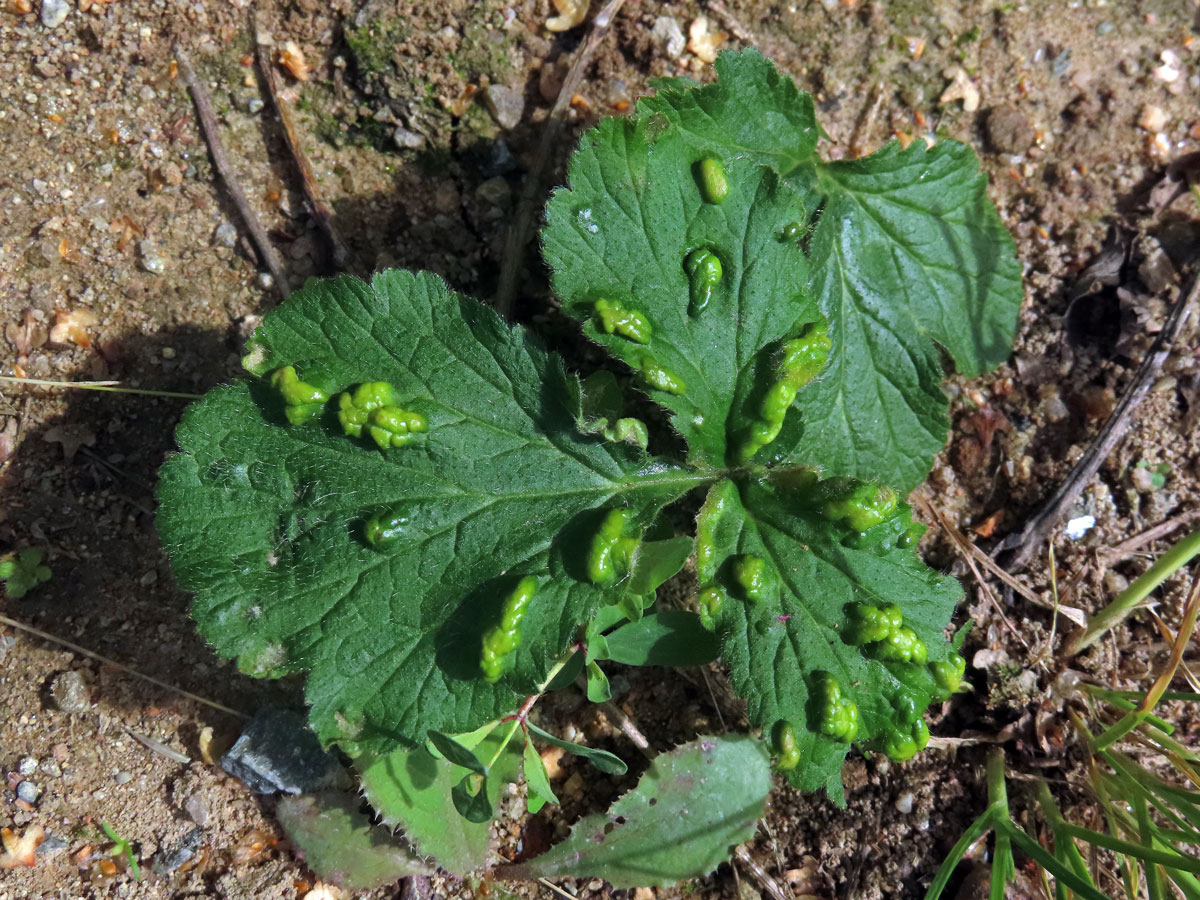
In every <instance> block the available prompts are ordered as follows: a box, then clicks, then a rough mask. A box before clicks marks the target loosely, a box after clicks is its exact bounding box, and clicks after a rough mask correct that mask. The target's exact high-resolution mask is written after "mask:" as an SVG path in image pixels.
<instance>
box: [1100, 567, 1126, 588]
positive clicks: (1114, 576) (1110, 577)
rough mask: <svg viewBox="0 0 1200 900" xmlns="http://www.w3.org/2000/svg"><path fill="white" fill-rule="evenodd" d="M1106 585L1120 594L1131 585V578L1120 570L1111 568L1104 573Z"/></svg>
mask: <svg viewBox="0 0 1200 900" xmlns="http://www.w3.org/2000/svg"><path fill="white" fill-rule="evenodd" d="M1104 586H1105V587H1106V588H1107V589H1108V590H1109V591H1110V592H1111V593H1113V594H1119V593H1121V591H1123V590H1125V588H1127V587H1129V579H1128V578H1126V577H1125V576H1124V575H1122V574H1121V573H1120V572H1117V571H1114V570H1113V569H1109V570H1108V571H1107V572H1105V573H1104Z"/></svg>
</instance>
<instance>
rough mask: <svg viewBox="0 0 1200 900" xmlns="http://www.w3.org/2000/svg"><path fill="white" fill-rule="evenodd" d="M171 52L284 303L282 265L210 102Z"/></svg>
mask: <svg viewBox="0 0 1200 900" xmlns="http://www.w3.org/2000/svg"><path fill="white" fill-rule="evenodd" d="M173 52H174V54H175V61H176V62H178V63H179V71H180V72H181V73H182V74H183V80H184V83H185V84H187V89H188V93H190V94H191V95H192V102H193V103H194V104H195V105H196V118H197V120H198V121H199V123H200V133H201V135H203V137H204V143H205V144H207V145H208V153H209V156H211V157H212V162H213V168H215V169H216V170H217V174H218V175H220V176H221V180H222V181H224V182H225V188H226V190H228V191H229V197H230V199H231V200H232V201H233V205H234V206H235V207H237V211H238V215H240V216H241V217H242V222H243V224H245V226H246V230H247V231H248V232H250V239H251V240H252V241H253V242H254V249H255V250H257V251H258V255H259V257H261V259H262V261H263V263H264V265H266V267H267V270H268V271H269V272H270V273H271V277H272V278H274V279H275V285H276V287H278V288H279V292H280V293H281V294H282V295H283V297H284V299H287V296H288V294H290V293H291V288H290V287H289V285H288V280H287V274H286V273H285V272H284V268H283V262H282V261H281V260H280V258H279V254H278V253H277V252H276V251H275V246H274V245H273V244H272V243H271V241H270V239H269V238H268V237H267V232H266V230H265V229H264V228H263V227H262V224H261V223H260V222H259V221H258V217H257V216H256V215H255V214H254V210H253V209H251V208H250V203H249V202H248V201H247V200H246V192H245V191H243V190H242V185H241V182H239V181H238V180H237V176H236V175H234V174H233V167H232V166H230V165H229V158H228V157H227V156H226V155H225V147H224V145H223V144H222V143H221V136H220V134H219V133H218V131H217V117H216V115H215V114H214V113H213V108H212V101H210V100H209V99H208V91H206V90H205V89H204V85H203V84H201V82H200V79H198V78H197V77H196V70H195V69H193V68H192V62H191V60H190V59H189V58H188V55H187V53H186V52H184V49H183V47H182V46H181V45H180V44H176V45H175V47H174V49H173Z"/></svg>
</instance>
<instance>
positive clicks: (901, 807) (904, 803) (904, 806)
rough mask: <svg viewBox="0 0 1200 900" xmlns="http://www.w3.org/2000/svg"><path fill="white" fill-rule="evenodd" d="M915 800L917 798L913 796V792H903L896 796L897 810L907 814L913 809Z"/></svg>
mask: <svg viewBox="0 0 1200 900" xmlns="http://www.w3.org/2000/svg"><path fill="white" fill-rule="evenodd" d="M914 801H915V798H914V797H913V795H912V793H911V792H910V793H905V794H901V795H900V796H899V797H897V798H896V810H897V811H898V812H901V813H903V814H904V815H906V816H907V815H908V814H909V813H910V812H912V811H913V803H914Z"/></svg>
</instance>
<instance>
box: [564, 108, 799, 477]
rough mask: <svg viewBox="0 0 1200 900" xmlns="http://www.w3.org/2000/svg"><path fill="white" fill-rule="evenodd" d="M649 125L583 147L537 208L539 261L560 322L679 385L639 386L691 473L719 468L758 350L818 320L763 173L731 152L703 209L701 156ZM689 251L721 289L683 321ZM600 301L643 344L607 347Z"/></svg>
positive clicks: (784, 205) (787, 191) (594, 136)
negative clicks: (640, 320) (624, 311)
mask: <svg viewBox="0 0 1200 900" xmlns="http://www.w3.org/2000/svg"><path fill="white" fill-rule="evenodd" d="M793 91H794V88H793ZM651 119H652V117H651V116H648V115H639V116H638V117H636V118H634V119H607V120H605V121H603V122H601V123H600V125H599V126H598V127H597V128H596V129H594V130H593V131H591V132H589V133H588V134H587V135H585V136H584V138H583V140H582V141H581V142H580V145H579V149H578V151H577V152H576V153H575V155H574V157H573V158H572V161H571V165H570V169H569V187H567V188H563V189H560V190H558V191H556V192H555V194H554V196H553V197H552V198H551V200H550V203H549V206H548V207H547V210H546V221H547V225H546V228H545V229H544V230H543V232H542V240H543V246H544V253H545V257H546V261H547V262H548V263H549V264H550V267H551V269H552V270H553V283H554V288H555V290H556V292H557V293H558V295H559V296H560V297H561V298H562V299H563V305H564V308H565V309H566V310H567V312H569V313H570V314H571V315H573V316H576V317H577V318H579V319H581V320H583V322H584V332H585V333H586V334H587V335H588V336H589V337H592V338H593V339H594V340H596V341H597V342H599V343H600V344H602V345H604V347H605V348H606V349H607V350H608V351H609V352H610V353H612V354H613V355H614V356H616V357H618V358H619V359H621V360H624V361H625V362H626V363H628V364H629V365H630V367H631V368H633V369H634V370H635V372H636V371H638V370H639V369H640V367H641V366H642V365H643V362H644V360H646V359H647V358H651V359H653V360H654V361H655V362H656V363H657V364H659V365H661V366H663V367H664V368H665V369H667V370H669V371H670V372H671V373H672V374H673V375H674V376H675V377H676V378H677V379H678V380H679V381H680V382H682V384H683V389H682V391H680V392H678V393H671V392H669V391H666V390H660V389H657V388H655V387H653V386H652V385H650V384H649V383H647V382H646V380H645V379H642V380H641V381H640V386H641V387H642V389H643V390H646V391H647V392H648V393H649V394H650V395H651V396H652V397H653V398H654V399H655V400H656V401H657V402H658V403H660V404H661V405H663V406H664V407H666V408H667V409H668V410H670V411H671V413H672V417H671V423H672V425H674V427H675V429H676V430H677V431H678V432H679V433H680V434H681V435H683V437H684V438H685V439H686V440H687V442H688V448H689V460H690V461H692V462H694V463H696V464H697V465H701V466H708V467H723V466H724V465H725V462H726V456H727V449H728V447H727V445H728V443H729V440H728V436H727V431H728V430H729V429H731V428H732V429H740V428H741V426H742V424H743V421H742V418H739V416H740V415H741V413H740V411H741V410H742V409H743V408H744V407H746V406H747V405H748V404H749V405H752V401H753V398H754V396H755V392H756V390H760V389H761V384H760V382H761V380H762V378H763V377H764V375H765V373H766V370H767V369H768V368H769V365H768V363H769V360H770V356H771V354H770V351H769V350H766V349H765V348H768V346H769V345H772V344H774V343H776V342H778V341H780V340H781V339H783V338H784V337H787V336H789V335H791V334H792V333H794V332H796V331H798V329H799V328H801V327H802V326H803V325H804V324H806V323H808V322H812V321H814V320H815V318H816V306H815V303H814V302H813V299H812V296H811V294H810V292H809V290H808V283H809V280H810V277H809V273H808V263H807V260H806V259H805V258H804V254H803V253H802V252H801V251H800V249H799V248H798V247H797V246H796V245H795V244H794V243H788V242H786V241H783V240H781V238H780V230H781V228H782V227H783V226H784V225H785V224H786V223H788V222H790V221H792V220H794V219H803V218H804V204H803V202H802V199H801V197H800V195H799V194H798V193H797V192H796V191H794V190H793V189H791V188H788V187H787V186H786V185H784V184H783V183H782V182H781V180H780V178H779V177H778V176H777V175H776V174H775V173H774V172H772V171H771V170H770V169H768V168H764V167H762V166H760V165H755V164H754V162H753V161H752V160H750V159H747V158H744V157H738V156H735V155H734V151H733V150H732V149H731V150H730V151H729V157H728V159H726V161H725V167H726V169H727V174H728V182H729V186H730V188H729V193H728V195H727V196H726V197H725V199H724V200H723V201H722V202H721V203H720V204H714V203H708V202H705V200H704V199H703V197H702V194H701V190H700V187H699V186H698V184H697V181H696V177H695V175H694V174H693V169H694V167H695V166H696V164H697V163H698V162H699V161H700V160H701V159H702V158H703V156H704V153H703V151H702V150H701V149H700V148H699V147H698V146H696V145H695V144H694V143H691V142H689V140H688V139H687V136H686V135H685V134H684V133H683V132H682V131H681V130H680V129H678V128H667V129H666V130H659V129H657V128H656V125H655V123H654V122H652V121H651ZM697 248H708V249H709V250H710V251H711V252H713V253H715V254H716V255H717V257H719V259H720V261H721V264H722V270H723V275H722V279H721V282H720V284H719V285H717V287H716V288H715V289H714V292H713V296H712V299H711V301H710V302H709V303H708V305H707V307H706V308H705V309H704V311H703V312H701V313H699V314H698V315H692V314H690V313H689V296H690V280H689V274H688V271H687V269H686V267H685V266H686V259H687V257H688V255H689V254H690V253H691V252H692V251H693V250H695V249H697ZM599 300H605V301H608V302H609V303H619V304H621V305H622V306H623V307H625V308H628V309H632V310H637V311H639V312H640V313H642V314H643V315H644V316H645V318H646V319H647V320H648V322H649V325H650V336H649V339H648V340H647V341H646V342H645V343H639V342H637V341H633V340H630V339H629V338H627V337H625V336H622V335H621V334H619V333H614V334H607V333H606V332H605V331H604V329H603V328H602V327H600V324H599V323H598V322H597V320H596V316H595V315H594V309H595V305H596V303H597V301H599ZM735 412H737V413H738V414H737V415H734V413H735ZM731 416H732V418H731Z"/></svg>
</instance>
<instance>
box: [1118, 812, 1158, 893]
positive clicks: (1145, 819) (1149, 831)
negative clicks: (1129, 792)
mask: <svg viewBox="0 0 1200 900" xmlns="http://www.w3.org/2000/svg"><path fill="white" fill-rule="evenodd" d="M1133 808H1134V812H1136V813H1137V820H1138V836H1139V837H1140V838H1141V841H1142V843H1143V844H1152V843H1154V826H1153V825H1152V824H1151V822H1150V810H1149V808H1148V807H1147V806H1146V803H1145V801H1144V800H1141V799H1138V800H1135V801H1134V804H1133ZM1136 887H1137V881H1136V880H1134V879H1127V881H1126V884H1125V890H1126V892H1128V893H1129V896H1131V897H1136V896H1137V891H1136ZM1146 896H1147V898H1148V900H1163V889H1162V879H1161V873H1160V872H1159V871H1158V866H1156V865H1153V864H1151V865H1148V866H1146Z"/></svg>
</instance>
